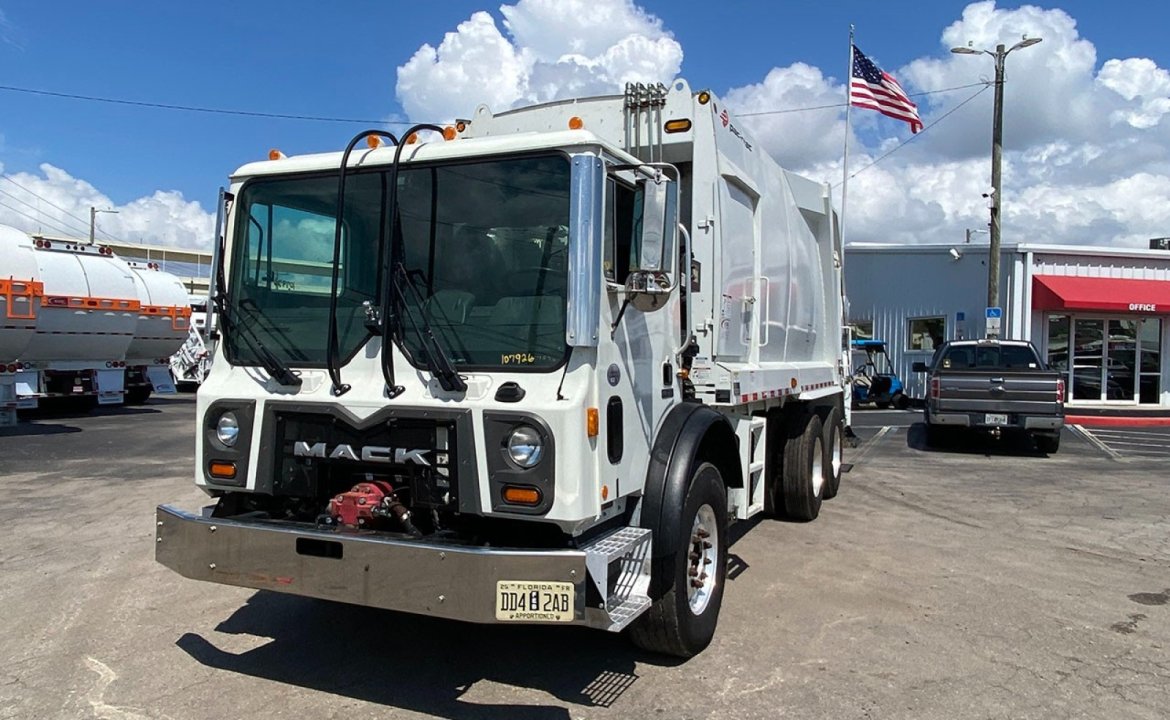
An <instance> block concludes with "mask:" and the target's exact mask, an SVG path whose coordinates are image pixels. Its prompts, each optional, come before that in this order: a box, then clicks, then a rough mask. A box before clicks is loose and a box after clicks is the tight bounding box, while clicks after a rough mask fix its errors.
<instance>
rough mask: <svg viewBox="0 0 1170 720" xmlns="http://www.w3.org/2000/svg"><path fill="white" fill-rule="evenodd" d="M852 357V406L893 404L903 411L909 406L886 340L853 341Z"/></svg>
mask: <svg viewBox="0 0 1170 720" xmlns="http://www.w3.org/2000/svg"><path fill="white" fill-rule="evenodd" d="M852 357H853V407H857V406H859V405H861V404H862V403H873V404H874V405H876V406H878V407H879V408H888V407H890V406H891V405H893V406H894V407H896V408H898V409H899V410H904V409H906V408H907V407H909V406H910V398H908V397H906V394H905V393H904V392H903V389H902V381H901V379H899V378H898V375H897V373H895V372H894V363H893V362H892V361H891V360H890V355H889V353H887V352H886V343H885V341H884V340H854V341H853V351H852Z"/></svg>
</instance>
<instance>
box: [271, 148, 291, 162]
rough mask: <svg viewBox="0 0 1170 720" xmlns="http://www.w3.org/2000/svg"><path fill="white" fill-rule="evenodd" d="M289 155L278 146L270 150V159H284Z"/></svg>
mask: <svg viewBox="0 0 1170 720" xmlns="http://www.w3.org/2000/svg"><path fill="white" fill-rule="evenodd" d="M287 157H288V155H285V154H284V153H282V152H281V151H279V150H277V149H276V148H272V149H271V150H269V151H268V159H269V160H284V159H285V158H287Z"/></svg>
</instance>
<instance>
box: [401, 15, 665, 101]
mask: <svg viewBox="0 0 1170 720" xmlns="http://www.w3.org/2000/svg"><path fill="white" fill-rule="evenodd" d="M500 14H501V15H502V16H503V26H504V31H501V30H500V27H499V26H498V25H497V24H496V21H495V19H494V18H493V17H492V16H491V15H490V14H489V13H487V12H477V13H475V14H473V15H472V16H471V17H470V18H468V19H467V20H465V21H464V22H462V23H460V24H459V26H458V27H456V29H455V30H454V32H449V33H447V34H446V35H445V36H444V37H443V40H442V42H440V43H439V45H438V47H434V46H432V45H430V44H426V45H423V46H422V47H420V48H419V49H418V50H417V51H416V52H415V54H414V55H413V57H411V58H410V60H408V61H407V62H406V63H405V64H403V65H402V66H400V67H399V68H398V83H397V86H396V93H397V96H398V100H399V102H400V103H401V104H402V107H403V109H404V110H405V111H406V114H407V116H408V117H409V118H410V119H412V120H416V121H432V122H442V121H446V120H450V119H452V118H455V117H468V116H470V115H471V113H472V111H473V110H474V109H475V106H476V105H478V104H479V103H486V104H487V105H489V106H490V107H491V108H492V109H493V110H505V109H508V108H511V107H515V106H517V105H524V104H530V103H534V102H543V101H547V100H555V99H557V98H562V97H573V96H578V95H590V94H598V93H611V92H616V91H620V90H621V89H622V87H623V86H624V85H625V83H627V82H664V83H665V82H669V81H670V80H672V79H673V78H674V77H675V76H676V75H678V72H679V69H680V67H681V66H682V58H683V51H682V46H681V45H679V43H678V41H676V40H675V39H674V38H673V37H672V36H671V35H670V33H668V32H667V31H666V30H665V29H664V28H663V25H662V21H661V20H659V19H658V18H656V17H654V16H653V15H651V14H649V13H647V12H646V11H645V10H643V9H641V8H640V7H638V6H636V5H635V4H634V3H633V2H632V0H518V2H516V3H515V4H514V5H503V6H501V7H500Z"/></svg>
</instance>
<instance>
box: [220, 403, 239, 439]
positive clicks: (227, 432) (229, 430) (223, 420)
mask: <svg viewBox="0 0 1170 720" xmlns="http://www.w3.org/2000/svg"><path fill="white" fill-rule="evenodd" d="M239 437H240V423H239V422H237V421H236V415H235V413H233V412H231V411H228V412H225V413H224V414H223V415H220V416H219V422H217V423H216V424H215V438H216V439H217V440H219V441H220V442H221V443H223V444H224V445H226V446H227V447H232V446H234V445H235V444H236V440H237V439H238V438H239Z"/></svg>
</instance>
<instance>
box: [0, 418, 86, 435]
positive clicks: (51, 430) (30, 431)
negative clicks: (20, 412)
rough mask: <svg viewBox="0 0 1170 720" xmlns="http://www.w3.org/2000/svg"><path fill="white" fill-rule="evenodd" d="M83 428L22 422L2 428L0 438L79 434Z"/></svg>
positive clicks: (0, 428)
mask: <svg viewBox="0 0 1170 720" xmlns="http://www.w3.org/2000/svg"><path fill="white" fill-rule="evenodd" d="M79 432H81V428H79V427H76V426H74V425H42V424H40V423H30V422H27V421H23V420H22V421H21V422H19V423H17V424H16V425H9V426H7V427H0V438H6V437H33V436H36V435H61V434H68V433H79Z"/></svg>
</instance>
